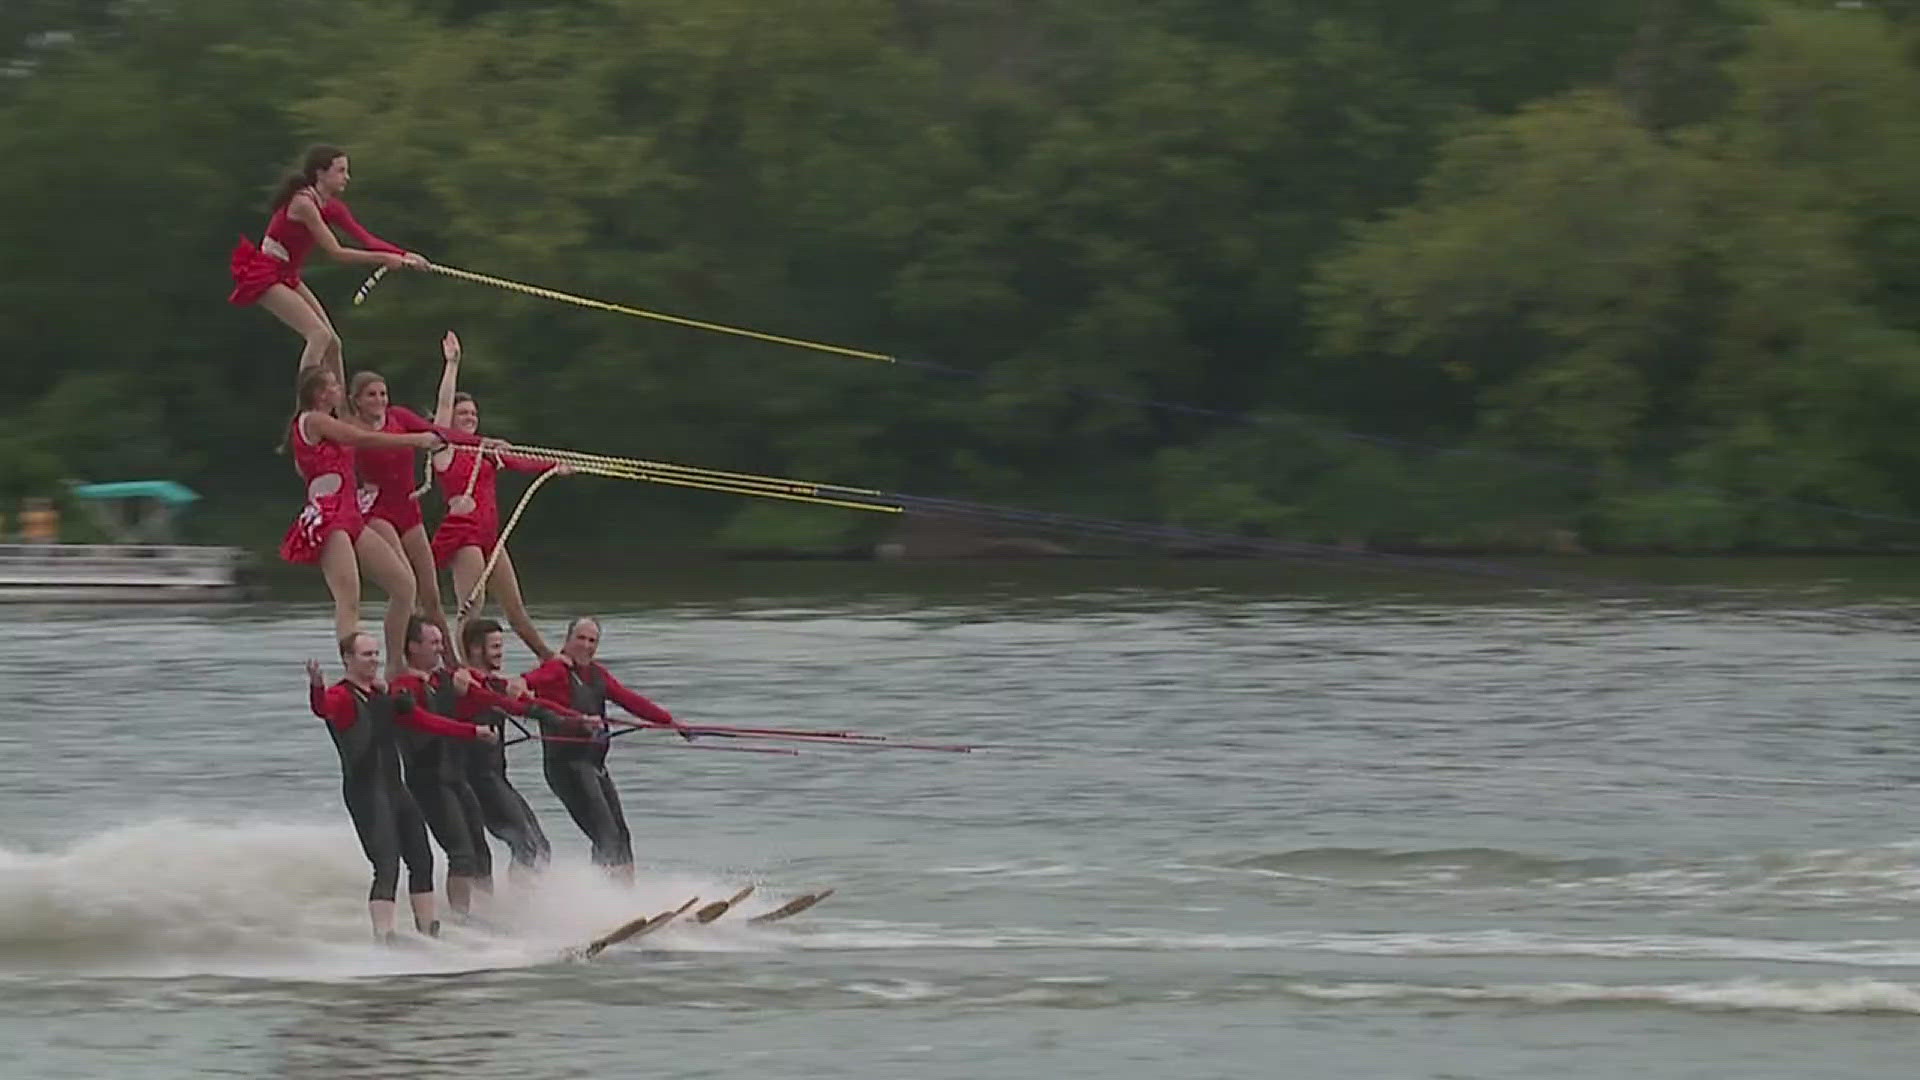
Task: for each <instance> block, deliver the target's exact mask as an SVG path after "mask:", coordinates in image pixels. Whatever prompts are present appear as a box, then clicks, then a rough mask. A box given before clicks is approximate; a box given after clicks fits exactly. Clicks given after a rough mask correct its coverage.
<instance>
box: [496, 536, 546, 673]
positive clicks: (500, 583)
mask: <svg viewBox="0 0 1920 1080" xmlns="http://www.w3.org/2000/svg"><path fill="white" fill-rule="evenodd" d="M487 584H488V585H490V586H492V587H494V588H496V589H498V590H500V610H502V611H504V612H506V614H507V622H508V623H509V624H510V625H512V627H513V632H514V633H515V634H518V635H519V636H520V640H521V641H524V642H526V643H527V648H529V649H532V650H533V655H535V656H537V657H539V658H540V661H541V663H545V662H546V661H548V660H551V659H553V650H552V649H549V648H547V643H546V640H545V639H544V638H542V637H541V636H540V631H539V630H536V629H534V625H533V619H532V618H531V617H529V616H528V615H527V605H526V602H525V601H524V600H522V599H520V577H519V575H517V574H515V573H514V571H513V556H512V555H510V554H508V553H507V552H505V551H502V552H501V553H500V561H499V562H497V563H495V564H494V566H493V576H491V577H489V578H488V579H487Z"/></svg>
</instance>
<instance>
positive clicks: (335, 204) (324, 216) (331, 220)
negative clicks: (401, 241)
mask: <svg viewBox="0 0 1920 1080" xmlns="http://www.w3.org/2000/svg"><path fill="white" fill-rule="evenodd" d="M320 217H321V220H323V221H325V222H326V223H327V224H329V225H338V226H339V227H340V229H341V231H342V232H345V233H346V234H347V235H348V236H351V237H353V242H354V243H356V244H359V245H360V246H361V247H363V248H366V249H367V250H368V251H384V252H386V253H387V254H389V255H405V254H406V253H407V249H405V248H403V247H401V246H400V245H398V244H389V243H387V242H386V241H385V240H382V239H380V238H379V237H377V236H375V235H373V234H372V233H370V232H368V231H367V229H366V226H364V225H362V224H360V222H359V221H357V220H355V218H354V216H353V211H351V210H349V209H347V204H346V203H344V202H342V201H340V200H339V199H332V200H329V201H328V203H327V205H326V208H325V209H323V210H321V211H320Z"/></svg>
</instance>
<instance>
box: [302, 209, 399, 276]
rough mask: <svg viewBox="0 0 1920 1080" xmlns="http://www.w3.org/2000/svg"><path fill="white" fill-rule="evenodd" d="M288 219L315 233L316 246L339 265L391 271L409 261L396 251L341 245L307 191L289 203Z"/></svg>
mask: <svg viewBox="0 0 1920 1080" xmlns="http://www.w3.org/2000/svg"><path fill="white" fill-rule="evenodd" d="M287 216H288V217H290V218H292V219H293V220H295V221H297V222H299V223H300V224H302V225H305V226H306V227H307V231H308V232H311V233H312V234H313V240H314V243H316V244H318V245H320V250H321V251H324V252H326V253H327V256H328V257H329V258H332V259H334V260H335V261H337V262H343V263H356V264H358V265H361V266H384V267H387V268H388V269H390V270H391V269H394V268H397V267H399V266H402V265H404V264H405V262H406V259H405V257H404V256H403V255H402V254H401V253H400V252H399V251H398V250H397V249H396V250H393V251H358V250H355V249H353V248H350V247H347V246H346V245H344V244H342V243H340V238H339V237H337V236H335V235H333V230H332V229H330V228H328V227H327V222H326V219H325V218H324V217H323V216H322V215H321V210H320V208H319V207H318V206H315V205H314V202H313V196H312V195H309V194H308V193H306V192H304V191H303V192H300V193H298V194H296V195H295V196H294V197H293V201H292V202H290V203H288V204H287ZM356 224H357V223H356ZM387 246H388V247H392V246H393V245H391V244H388V245H387Z"/></svg>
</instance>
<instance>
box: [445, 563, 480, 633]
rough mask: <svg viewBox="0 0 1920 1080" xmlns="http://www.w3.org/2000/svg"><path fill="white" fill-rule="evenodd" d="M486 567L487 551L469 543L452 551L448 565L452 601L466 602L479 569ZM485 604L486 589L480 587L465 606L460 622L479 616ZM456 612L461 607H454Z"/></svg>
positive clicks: (456, 602)
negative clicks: (450, 572)
mask: <svg viewBox="0 0 1920 1080" xmlns="http://www.w3.org/2000/svg"><path fill="white" fill-rule="evenodd" d="M486 567H487V553H486V552H484V551H481V550H480V549H479V548H477V547H474V546H472V545H471V544H469V545H468V546H466V547H463V548H461V549H460V550H458V551H456V552H454V553H453V562H452V563H451V564H450V565H449V566H448V569H449V570H452V571H453V602H454V603H455V604H466V602H467V596H468V595H469V594H470V593H472V592H473V584H474V582H476V581H479V580H480V571H482V570H484V569H486ZM486 606H487V590H486V589H484V588H482V589H481V590H480V595H478V596H475V597H474V599H473V603H472V605H471V606H468V607H466V609H465V615H464V616H462V618H461V620H460V621H461V623H463V624H464V623H465V622H466V621H467V620H468V619H475V618H478V617H479V616H480V610H481V609H482V608H484V607H486ZM454 610H455V611H456V612H458V611H460V610H461V609H460V608H458V607H456V608H455V609H454Z"/></svg>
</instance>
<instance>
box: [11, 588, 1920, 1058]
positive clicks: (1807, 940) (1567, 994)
mask: <svg viewBox="0 0 1920 1080" xmlns="http://www.w3.org/2000/svg"><path fill="white" fill-rule="evenodd" d="M523 576H529V575H526V574H525V572H524V571H523ZM1845 576H1846V570H1845V568H1844V566H1841V567H1839V568H1831V567H1830V568H1826V569H1824V570H1821V571H1820V572H1819V573H1817V574H1816V573H1814V572H1812V571H1806V572H1803V573H1801V575H1800V576H1799V577H1798V578H1796V579H1794V580H1788V581H1780V580H1769V581H1765V582H1761V583H1759V584H1757V585H1756V584H1753V583H1748V584H1750V585H1752V588H1751V589H1750V591H1749V594H1748V597H1747V602H1746V604H1745V606H1744V607H1743V608H1742V609H1740V610H1737V611H1735V610H1706V609H1698V608H1693V607H1688V606H1683V605H1678V604H1673V603H1666V602H1661V603H1655V602H1651V601H1649V602H1623V601H1609V602H1598V601H1590V600H1580V599H1573V598H1565V597H1533V596H1529V595H1526V594H1524V593H1521V592H1518V591H1515V590H1511V589H1506V590H1490V589H1482V588H1480V587H1478V586H1472V587H1469V588H1466V589H1462V588H1461V587H1459V586H1457V585H1450V586H1444V587H1433V588H1428V587H1426V586H1424V585H1421V584H1419V583H1407V582H1397V583H1394V584H1393V585H1392V586H1391V587H1388V588H1382V587H1378V586H1374V587H1368V588H1321V587H1318V585H1317V584H1316V583H1315V582H1314V581H1313V579H1311V578H1310V577H1303V576H1302V572H1301V571H1298V570H1294V569H1274V568H1261V569H1248V568H1245V567H1235V568H1225V569H1220V570H1218V571H1209V570H1207V569H1204V568H1200V569H1194V568H1188V569H1185V570H1182V571H1180V572H1179V573H1178V574H1175V575H1165V576H1156V577H1144V576H1142V575H1141V574H1139V573H1138V572H1137V571H1136V570H1135V569H1133V568H1130V567H1128V566H1126V565H1121V564H1115V565H1111V566H1102V567H1094V568H1087V567H1078V568H1074V569H1072V570H1071V571H1062V572H1057V573H1056V572H1053V571H1031V572H1027V571H1017V570H1011V569H981V568H963V569H955V570H953V571H951V572H945V571H941V572H934V571H920V572H917V573H904V572H899V571H894V570H889V569H887V568H884V567H842V566H828V565H821V566H798V567H788V568H783V569H781V570H779V571H777V572H773V571H769V572H766V573H762V574H758V575H755V574H753V573H746V574H742V573H741V572H738V571H727V572H715V573H711V574H709V575H707V576H706V577H704V578H683V579H681V580H676V581H671V582H668V581H660V580H655V581H645V580H637V579H636V580H632V581H624V582H620V583H617V584H615V585H607V584H605V583H603V584H602V585H601V586H600V590H599V591H597V592H596V593H595V594H594V595H595V597H596V598H597V599H596V606H597V607H599V608H600V610H601V611H602V612H604V614H605V616H606V617H605V627H604V629H605V643H604V646H603V650H602V658H603V659H604V660H605V661H607V662H608V664H609V665H610V667H611V668H612V669H613V670H614V671H615V672H616V674H618V675H619V676H620V677H621V678H622V679H624V680H625V681H626V682H627V683H628V684H629V685H630V686H633V687H635V688H636V689H639V690H641V691H642V692H644V693H646V694H648V695H649V696H651V697H653V698H655V699H656V700H658V701H659V702H661V703H662V704H664V705H666V706H667V707H668V708H670V709H672V710H674V711H675V712H676V713H677V714H678V715H680V716H681V717H682V718H685V719H688V720H696V721H703V722H710V723H716V724H743V725H746V724H750V725H764V724H776V725H790V726H797V727H826V728H853V729H858V730H862V731H872V732H879V733H885V734H890V735H894V736H898V737H900V738H918V739H925V740H937V741H966V742H976V743H981V744H987V745H985V746H984V747H983V748H982V749H980V750H979V751H977V752H975V753H973V754H970V755H964V756H962V755H949V754H935V753H919V752H909V751H898V752H882V751H871V752H861V751H854V750H842V749H831V748H829V749H820V750H817V751H814V752H809V753H807V754H805V755H804V756H800V757H778V756H763V755H755V754H738V753H728V752H717V751H696V750H692V749H688V748H685V747H682V746H680V745H678V744H677V740H673V739H671V738H669V739H667V740H664V741H661V740H657V739H655V737H654V736H652V735H647V734H640V735H635V736H633V737H630V738H624V739H622V740H620V741H619V742H618V743H617V744H616V747H617V749H616V751H615V755H614V775H615V777H616V779H617V780H618V782H619V784H620V786H621V791H622V795H623V797H624V799H625V801H626V805H627V812H628V816H629V820H630V822H631V824H632V825H633V829H634V833H635V836H636V849H637V850H638V852H639V855H640V859H641V862H642V864H643V866H642V874H641V882H640V883H639V885H638V886H637V888H636V889H635V890H634V892H633V893H631V894H628V893H625V892H624V891H623V890H621V889H619V888H617V887H615V886H614V885H612V884H610V883H608V882H605V881H604V880H602V879H600V878H599V877H598V876H597V875H596V874H595V873H594V872H593V871H592V870H591V868H589V867H587V866H586V865H585V854H586V845H585V841H584V840H583V839H582V838H581V837H580V836H579V834H578V832H577V831H576V830H575V829H574V828H573V826H572V825H571V823H570V822H569V821H568V820H567V818H566V817H565V815H564V813H563V812H562V811H561V810H560V808H559V807H558V805H557V803H556V802H555V801H554V799H553V798H552V797H551V795H550V794H548V792H547V791H546V790H545V786H544V783H543V782H542V780H541V778H540V771H539V756H538V751H537V750H536V749H534V748H533V747H532V746H531V745H528V746H522V747H518V748H516V749H515V750H514V751H513V753H514V755H515V757H514V766H513V769H514V778H515V781H516V783H518V785H519V786H520V787H521V789H522V791H523V792H525V793H526V794H527V795H528V797H529V798H530V799H531V800H532V802H533V804H534V806H535V809H536V810H537V811H538V812H539V813H540V816H541V818H542V821H543V823H544V824H545V826H546V829H547V831H548V833H549V834H550V835H551V836H552V837H553V838H554V840H555V845H556V849H557V863H556V866H555V867H554V869H553V870H552V872H551V873H550V874H549V875H548V877H547V879H546V880H545V881H544V882H543V883H542V885H541V887H540V889H539V890H538V891H537V892H536V893H534V894H532V895H524V894H510V895H504V896H503V897H502V898H501V903H500V907H499V908H498V909H497V910H496V911H495V912H494V913H493V922H494V925H493V927H492V928H491V929H487V930H481V929H477V928H473V929H469V928H457V929H454V930H450V931H449V934H448V936H447V937H446V938H445V939H444V940H443V941H441V942H438V943H425V942H422V943H420V944H419V945H418V946H416V947H412V948H407V949H402V950H398V951H392V950H383V949H378V948H375V947H373V946H372V945H371V944H369V943H368V941H367V934H366V928H365V912H364V903H363V899H364V896H365V890H366V879H367V870H366V866H365V863H364V861H363V860H362V859H361V857H360V855H359V852H358V849H357V847H356V846H355V844H354V841H353V838H352V834H351V832H350V831H349V828H348V825H347V821H346V818H345V815H344V812H343V811H342V810H341V809H340V807H339V803H338V774H337V765H336V763H335V759H334V754H333V750H332V748H331V747H330V745H329V743H328V740H327V738H326V735H325V733H324V731H323V730H322V729H321V727H320V724H319V721H317V720H314V719H313V718H312V717H311V716H310V715H308V714H307V713H306V711H305V703H304V690H303V684H304V675H303V673H302V671H301V662H302V661H303V660H305V659H306V658H307V657H309V656H313V657H315V658H325V659H328V660H329V661H330V660H331V658H330V657H327V656H326V654H327V653H328V651H329V645H328V640H327V639H328V636H329V621H328V616H327V611H326V609H325V608H324V606H322V605H320V604H317V603H315V602H313V601H315V600H317V599H318V595H317V594H318V586H317V584H314V585H312V587H311V588H310V589H303V590H299V591H298V592H297V593H296V597H297V600H298V602H276V603H263V604H257V605H236V606H226V607H209V608H159V607H122V608H67V609H31V608H23V607H14V608H9V609H7V610H6V611H5V614H6V615H7V616H8V617H7V618H6V620H5V621H4V622H0V687H3V688H4V694H0V699H4V701H5V704H4V705H0V1046H4V1047H5V1049H4V1050H0V1057H4V1058H9V1059H11V1060H10V1061H9V1062H8V1063H7V1065H6V1068H5V1074H6V1075H8V1076H50V1077H51V1076H84V1077H93V1076H152V1077H198V1076H248V1077H253V1076H295V1077H348V1076H363V1075H372V1074H375V1073H383V1074H387V1075H405V1076H413V1077H421V1078H427V1077H442V1076H444V1077H461V1078H466V1080H488V1078H496V1077H497V1078H503V1080H504V1078H511V1080H536V1078H544V1077H555V1078H559V1077H589V1076H591V1077H605V1076H676V1077H678V1076H684V1077H729V1078H731V1077H754V1078H764V1077H783V1076H834V1077H842V1078H846V1080H868V1078H873V1080H880V1078H888V1080H892V1078H897V1077H901V1076H907V1075H911V1076H913V1077H915V1078H917V1080H942V1078H948V1077H955V1078H958V1077H982V1076H992V1077H1003V1078H1004V1077H1037V1076H1047V1077H1100V1078H1102V1080H1131V1078H1136V1077H1163V1076H1180V1077H1216V1076H1217V1077H1256V1076H1258V1077H1269V1076H1276V1075H1292V1076H1328V1077H1335V1076H1339V1077H1356V1076H1368V1077H1433V1078H1441V1077H1475V1078H1482V1077H1484V1078H1515V1080H1519V1078H1527V1080H1532V1078H1535V1077H1540V1076H1545V1075H1556V1076H1566V1077H1583V1078H1584V1077H1593V1078H1600V1077H1609V1078H1610V1077H1621V1076H1657V1077H1735V1076H1737V1077H1745V1078H1758V1077H1795V1078H1798V1077H1807V1076H1815V1075H1818V1076H1844V1077H1907V1076H1911V1075H1912V1072H1913V1065H1912V1056H1913V1054H1912V1048H1913V1047H1914V1046H1915V1045H1920V1030H1916V1025H1917V1024H1920V923H1917V922H1916V918H1915V913H1914V899H1915V895H1916V888H1920V873H1917V872H1916V870H1915V866H1914V857H1915V853H1916V851H1917V850H1920V845H1916V842H1915V837H1914V833H1913V830H1912V828H1911V824H1910V822H1911V818H1912V814H1911V810H1912V807H1913V805H1914V802H1915V799H1916V794H1915V788H1914V781H1915V779H1916V778H1920V750H1917V749H1916V748H1915V746H1914V742H1915V740H1914V739H1913V738H1912V737H1911V727H1912V720H1911V711H1912V705H1911V702H1910V696H1911V691H1912V679H1911V675H1910V672H1911V671H1912V670H1913V660H1914V653H1915V649H1914V646H1913V643H1912V641H1911V640H1910V635H1909V634H1908V633H1907V632H1906V629H1905V624H1904V622H1903V621H1902V620H1901V619H1899V618H1898V617H1895V613H1896V612H1897V607H1896V605H1897V604H1898V603H1900V602H1901V598H1900V597H1899V596H1898V595H1897V593H1898V590H1886V591H1880V590H1878V588H1877V587H1874V588H1867V589H1864V590H1862V589H1861V588H1858V587H1855V588H1848V587H1847V586H1846V582H1845V581H1844V580H1835V579H1844V577H1845ZM1143 580H1146V581H1151V582H1152V583H1151V584H1144V585H1143V584H1139V582H1140V581H1143ZM608 589H613V590H617V591H618V592H619V593H620V594H621V595H622V597H623V598H622V599H621V600H618V601H611V600H608V599H607V592H606V590H608ZM566 592H567V591H566V590H561V589H557V588H556V589H555V590H554V593H553V594H552V595H550V596H549V597H548V598H547V599H546V601H545V602H542V601H541V597H540V596H536V608H537V610H536V614H537V615H538V616H539V617H540V618H541V619H542V621H543V622H544V623H546V624H549V625H551V624H556V623H558V622H559V621H561V620H562V619H563V618H564V617H565V616H566V615H567V614H570V613H571V612H572V611H573V610H575V608H576V605H577V603H578V602H579V601H580V600H582V599H583V597H582V596H580V595H578V594H579V592H580V590H578V589H577V588H576V589H574V590H573V593H574V594H575V595H572V596H571V597H569V598H568V599H565V600H555V599H553V598H552V596H553V595H566ZM1863 604H1866V605H1874V607H1873V609H1872V610H1863V608H1862V607H1861V606H1860V605H1863ZM1862 615H1865V616H1868V617H1859V616H1862ZM556 632H557V628H556ZM511 664H512V666H514V667H515V668H516V669H521V668H524V667H526V666H530V662H529V660H528V658H527V657H526V656H525V654H524V653H520V652H519V651H518V650H517V648H516V650H515V655H514V657H513V659H512V660H511ZM329 671H330V672H333V671H337V667H336V666H335V665H333V664H332V663H331V662H330V663H329ZM496 857H497V858H498V859H500V860H501V861H502V862H503V863H504V853H503V852H501V851H499V849H497V848H496ZM747 883H757V884H758V886H759V891H758V892H757V893H756V895H755V897H754V898H753V899H752V900H751V901H750V902H749V904H748V905H747V907H748V909H749V910H748V912H747V913H748V914H751V913H752V912H753V911H760V910H765V909H767V908H770V907H772V906H774V905H775V904H777V903H779V902H780V901H781V900H783V899H785V898H786V897H788V896H792V895H795V894H797V893H799V892H801V891H804V890H808V889H813V888H818V887H824V886H833V887H836V888H838V889H839V892H838V893H837V894H836V895H835V896H834V897H832V898H831V899H830V900H828V901H827V902H826V903H824V904H822V905H820V906H819V907H818V908H816V909H814V910H813V911H811V912H809V913H807V914H805V915H803V916H800V917H798V918H795V919H793V920H792V921H790V922H787V923H784V924H780V925H777V926H767V927H750V926H746V925H744V924H743V923H740V922H738V921H737V920H735V919H733V918H732V917H729V918H728V919H723V920H721V921H720V922H718V923H715V924H714V925H712V926H708V927H679V926H676V927H674V928H671V929H669V930H667V931H664V932H662V933H661V934H660V935H658V936H655V937H651V938H648V939H645V941H644V947H632V948H617V949H615V950H613V951H610V952H609V953H607V954H605V955H604V956H602V957H601V958H600V959H598V960H596V961H594V962H592V963H571V962H566V961H564V960H562V959H560V958H559V952H560V951H561V950H562V949H563V948H564V947H565V946H567V945H569V944H572V943H576V942H578V941H582V940H585V939H586V938H588V937H591V936H592V935H594V934H596V933H598V932H600V931H602V930H604V929H607V928H608V927H610V926H612V925H615V924H617V923H619V922H622V921H625V920H626V919H628V918H630V917H632V916H633V915H636V914H640V913H644V912H645V911H649V910H654V909H657V908H660V907H666V906H676V905H677V904H678V903H679V902H680V901H682V900H684V899H686V898H687V897H689V896H693V895H700V896H703V897H705V898H708V899H712V898H717V897H720V896H723V895H726V894H727V893H729V892H732V891H733V890H734V889H735V888H737V887H739V886H741V885H744V884H747ZM641 944H642V943H636V946H640V945H641Z"/></svg>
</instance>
